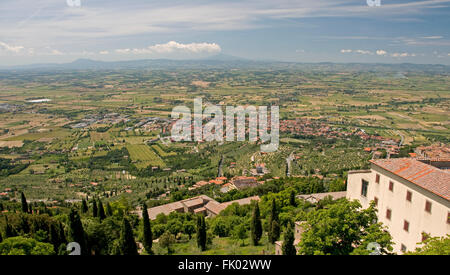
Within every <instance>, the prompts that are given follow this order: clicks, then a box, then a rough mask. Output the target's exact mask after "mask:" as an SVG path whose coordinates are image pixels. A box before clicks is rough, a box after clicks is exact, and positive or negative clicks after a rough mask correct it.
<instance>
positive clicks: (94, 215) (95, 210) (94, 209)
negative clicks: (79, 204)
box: [92, 199, 98, 218]
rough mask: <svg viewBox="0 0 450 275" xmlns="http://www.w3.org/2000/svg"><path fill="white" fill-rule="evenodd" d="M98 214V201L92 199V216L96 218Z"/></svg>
mask: <svg viewBox="0 0 450 275" xmlns="http://www.w3.org/2000/svg"><path fill="white" fill-rule="evenodd" d="M97 214H98V209H97V202H96V201H95V199H93V200H92V217H94V218H96V217H97Z"/></svg>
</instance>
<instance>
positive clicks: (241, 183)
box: [230, 176, 258, 190]
mask: <svg viewBox="0 0 450 275" xmlns="http://www.w3.org/2000/svg"><path fill="white" fill-rule="evenodd" d="M230 183H231V185H233V186H234V187H235V188H236V189H238V190H241V189H246V188H251V187H256V186H258V182H257V181H256V178H255V177H245V176H239V177H234V178H232V179H231V181H230Z"/></svg>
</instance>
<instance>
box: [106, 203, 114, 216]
mask: <svg viewBox="0 0 450 275" xmlns="http://www.w3.org/2000/svg"><path fill="white" fill-rule="evenodd" d="M106 215H108V216H109V217H110V216H112V215H113V211H112V208H111V204H110V203H109V202H107V203H106Z"/></svg>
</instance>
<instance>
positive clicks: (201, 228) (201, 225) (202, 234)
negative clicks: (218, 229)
mask: <svg viewBox="0 0 450 275" xmlns="http://www.w3.org/2000/svg"><path fill="white" fill-rule="evenodd" d="M206 237H207V236H206V222H205V217H204V216H203V215H200V216H199V217H198V219H197V245H198V247H200V249H201V250H202V251H205V250H206Z"/></svg>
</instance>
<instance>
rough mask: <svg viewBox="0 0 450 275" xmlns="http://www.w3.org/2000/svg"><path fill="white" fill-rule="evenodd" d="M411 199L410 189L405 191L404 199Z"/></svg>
mask: <svg viewBox="0 0 450 275" xmlns="http://www.w3.org/2000/svg"><path fill="white" fill-rule="evenodd" d="M411 199H412V193H411V191H406V200H407V201H411Z"/></svg>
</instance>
